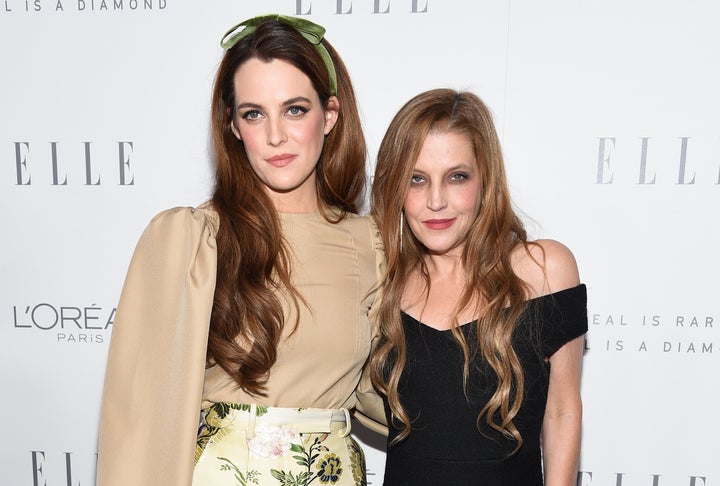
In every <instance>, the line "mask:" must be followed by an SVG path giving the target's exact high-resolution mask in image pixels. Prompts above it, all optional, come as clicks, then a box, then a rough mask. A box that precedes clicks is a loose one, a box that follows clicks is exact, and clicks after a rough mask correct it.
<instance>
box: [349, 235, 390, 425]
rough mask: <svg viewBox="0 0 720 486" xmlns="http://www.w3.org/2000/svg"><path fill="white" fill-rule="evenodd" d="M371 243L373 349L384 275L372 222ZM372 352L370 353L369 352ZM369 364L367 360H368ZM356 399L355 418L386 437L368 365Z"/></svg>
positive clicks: (380, 404)
mask: <svg viewBox="0 0 720 486" xmlns="http://www.w3.org/2000/svg"><path fill="white" fill-rule="evenodd" d="M372 229H373V242H374V245H375V262H376V275H377V282H378V283H377V285H378V289H377V293H376V294H375V300H374V302H373V305H372V307H371V308H370V313H369V318H370V326H371V329H372V348H371V349H375V343H376V341H377V339H378V311H379V309H380V301H381V299H382V288H381V287H380V283H381V282H382V279H383V277H384V274H385V251H384V249H383V243H382V238H381V236H380V232H379V231H378V228H377V225H376V224H375V222H374V221H373V223H372ZM371 352H372V351H371ZM368 362H369V360H368ZM355 395H356V397H357V406H356V409H355V418H357V419H358V421H359V422H360V423H361V424H363V425H364V426H365V427H367V428H369V429H371V430H374V431H375V432H378V433H380V434H383V435H387V433H388V431H387V425H386V420H385V409H384V406H383V401H382V398H381V397H380V396H379V395H378V394H377V392H376V391H375V388H374V387H373V385H372V382H371V380H370V373H369V369H368V364H367V363H366V364H365V367H364V369H363V373H362V376H361V378H360V383H359V384H358V387H357V390H356V392H355Z"/></svg>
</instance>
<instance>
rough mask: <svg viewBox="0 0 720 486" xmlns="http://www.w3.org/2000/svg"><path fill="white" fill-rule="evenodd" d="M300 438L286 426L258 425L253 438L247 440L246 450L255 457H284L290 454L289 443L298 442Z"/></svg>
mask: <svg viewBox="0 0 720 486" xmlns="http://www.w3.org/2000/svg"><path fill="white" fill-rule="evenodd" d="M299 439H300V436H299V435H298V433H297V432H296V431H295V430H294V429H293V428H292V427H290V426H288V425H271V424H258V426H257V427H256V428H255V437H253V438H252V439H248V441H247V443H248V449H249V450H250V454H252V455H254V456H255V457H262V458H264V459H266V458H268V457H279V456H284V455H286V454H287V453H288V452H290V447H291V442H298V441H299Z"/></svg>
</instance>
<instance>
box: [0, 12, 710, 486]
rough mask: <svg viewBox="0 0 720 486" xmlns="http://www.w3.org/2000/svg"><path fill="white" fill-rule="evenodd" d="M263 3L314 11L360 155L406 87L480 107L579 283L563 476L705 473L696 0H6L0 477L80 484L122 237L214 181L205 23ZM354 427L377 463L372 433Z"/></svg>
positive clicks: (524, 200)
mask: <svg viewBox="0 0 720 486" xmlns="http://www.w3.org/2000/svg"><path fill="white" fill-rule="evenodd" d="M269 12H277V13H283V14H289V15H304V16H307V17H308V18H310V19H312V20H314V21H316V22H318V23H321V24H323V25H325V26H326V27H327V31H328V32H327V37H328V39H329V40H330V41H331V42H332V43H333V44H334V45H335V47H336V48H337V49H338V51H339V52H340V53H341V55H342V56H343V58H344V60H345V61H346V63H347V65H348V67H349V70H350V72H351V75H352V77H353V80H354V82H355V86H356V88H357V93H358V97H359V103H360V106H361V111H362V116H363V123H364V127H365V131H366V134H367V138H368V142H369V151H370V153H369V160H368V172H369V173H371V171H372V167H373V165H374V160H375V154H376V151H377V148H378V145H379V142H380V139H381V137H382V134H383V133H384V130H385V129H386V127H387V125H388V123H389V121H390V119H391V117H392V115H393V114H394V113H395V112H396V111H397V109H399V108H400V106H401V105H402V104H403V103H404V102H405V101H406V100H407V99H409V98H410V97H411V96H413V95H415V94H416V93H418V92H420V91H423V90H426V89H430V88H436V87H452V88H457V89H470V90H472V91H474V92H476V93H477V94H479V95H480V96H481V97H482V98H483V99H484V100H486V102H487V103H488V104H489V105H490V106H491V108H492V109H493V111H494V113H495V116H496V123H497V126H498V129H499V132H500V134H501V137H502V141H503V144H504V148H505V153H506V157H507V164H508V172H509V177H510V184H511V187H512V190H513V195H514V200H515V203H516V206H517V208H518V210H519V211H521V213H522V214H523V216H524V218H525V220H526V222H527V224H528V227H529V229H530V232H531V234H532V235H533V236H534V237H549V238H555V239H558V240H560V241H562V242H564V243H565V244H566V245H568V246H569V247H570V248H571V249H572V250H573V251H574V253H575V255H576V257H577V260H578V262H579V266H580V271H581V274H582V279H583V281H584V282H586V283H587V284H588V290H589V309H588V310H589V319H590V331H589V334H588V337H587V345H586V353H585V364H584V370H583V383H582V388H583V397H584V404H585V414H584V424H583V442H582V460H581V467H580V469H581V471H580V474H579V477H578V485H583V486H587V485H594V486H631V485H632V486H720V465H719V463H718V460H717V458H718V446H717V440H718V436H720V420H718V410H720V391H718V387H717V385H718V383H719V381H718V373H719V372H720V368H719V367H718V364H719V363H720V338H719V334H718V333H719V332H720V331H719V330H718V328H720V302H719V294H720V292H718V291H719V290H720V285H719V284H718V274H719V273H720V257H718V249H719V248H720V224H719V223H718V221H719V220H720V216H719V215H718V209H719V208H720V205H719V204H718V203H719V202H720V119H719V117H720V95H719V94H718V86H720V67H719V66H720V65H719V64H718V62H717V57H718V53H717V48H718V46H720V29H718V28H717V25H718V22H720V6H718V4H717V3H716V2H713V1H711V0H698V1H691V2H688V1H683V2H681V1H667V2H653V1H649V0H638V1H633V2H628V1H620V0H603V1H600V0H585V1H578V0H546V1H530V0H518V1H510V0H482V1H460V0H455V1H453V0H282V1H281V0H270V1H263V2H249V1H238V0H235V1H231V0H211V1H209V2H192V1H181V0H0V46H1V47H0V73H2V74H1V75H0V184H1V187H0V204H2V214H3V219H4V222H3V224H2V226H3V228H4V229H3V231H2V237H0V245H2V247H1V248H2V251H1V252H0V275H1V276H2V277H1V278H0V397H2V398H0V416H1V417H2V421H3V429H4V430H5V432H4V439H3V440H2V441H0V483H1V484H3V485H11V486H16V485H17V486H25V485H28V486H29V485H32V486H38V485H40V486H79V485H82V486H86V485H92V484H94V467H95V462H96V450H97V448H96V443H97V423H98V413H99V404H100V395H101V390H102V382H103V373H104V368H105V360H106V355H107V349H108V343H109V340H110V334H111V331H112V325H113V319H114V314H115V306H116V304H117V300H118V296H119V293H120V288H121V285H122V281H123V278H124V275H125V271H126V268H127V264H128V262H129V259H130V256H131V253H132V251H133V249H134V246H135V243H136V241H137V239H138V237H139V235H140V233H141V231H142V229H143V228H144V226H145V225H146V224H147V222H148V221H149V219H150V218H151V217H152V216H153V215H154V214H155V213H157V212H159V211H160V210H162V209H165V208H168V207H172V206H177V205H197V204H199V203H201V202H202V201H204V200H205V199H206V198H207V197H208V195H209V193H210V189H211V186H212V167H211V164H210V162H209V159H210V157H209V150H208V111H209V98H210V91H211V85H212V81H213V76H214V72H215V69H216V67H217V64H218V61H219V59H220V57H221V54H222V52H221V49H220V47H219V40H220V37H221V35H222V34H223V33H224V32H225V30H226V29H227V28H229V27H230V26H231V25H234V24H235V23H236V22H238V21H240V20H242V19H245V18H248V17H251V16H254V15H258V14H262V13H269ZM147 332H148V333H152V332H153V330H152V329H148V330H147ZM355 430H356V434H357V435H358V437H359V438H360V439H361V440H362V441H363V442H364V443H365V444H367V446H368V447H367V450H368V460H369V469H370V470H369V473H370V476H369V480H370V484H372V485H379V484H381V482H382V481H381V478H382V468H383V462H384V452H383V446H382V444H383V441H382V440H381V439H379V438H378V437H376V436H373V435H372V434H370V433H368V432H367V431H363V430H360V429H359V428H356V429H355Z"/></svg>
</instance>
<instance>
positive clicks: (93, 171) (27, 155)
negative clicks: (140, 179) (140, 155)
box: [13, 142, 135, 186]
mask: <svg viewBox="0 0 720 486" xmlns="http://www.w3.org/2000/svg"><path fill="white" fill-rule="evenodd" d="M13 145H14V147H15V175H16V185H18V186H29V185H32V184H33V171H35V170H37V166H38V165H40V166H41V167H46V168H47V167H48V166H49V175H50V181H51V182H50V185H52V186H67V185H68V175H67V172H65V170H64V169H63V167H66V165H63V164H62V163H61V160H60V159H61V157H60V155H59V154H60V153H61V151H60V150H59V145H60V144H59V143H58V142H50V144H49V145H50V147H49V153H48V152H45V154H44V156H42V155H41V156H38V154H37V149H36V148H35V145H33V146H32V147H31V146H30V142H13ZM82 148H83V153H84V161H83V162H84V172H85V174H84V175H85V184H84V185H86V186H99V185H100V184H101V183H102V181H103V179H102V175H101V174H100V171H99V169H98V168H97V167H96V166H95V164H94V161H93V150H92V149H93V147H92V142H82ZM132 153H133V142H117V159H116V160H117V184H118V185H120V186H132V185H134V184H135V177H134V175H133V174H132V172H131V170H130V157H131V155H132ZM48 159H49V162H50V163H49V164H48V163H47V162H48ZM39 160H40V161H42V162H39ZM43 162H44V163H43ZM75 163H76V164H77V161H76V162H75ZM70 164H72V162H70ZM46 170H47V169H46Z"/></svg>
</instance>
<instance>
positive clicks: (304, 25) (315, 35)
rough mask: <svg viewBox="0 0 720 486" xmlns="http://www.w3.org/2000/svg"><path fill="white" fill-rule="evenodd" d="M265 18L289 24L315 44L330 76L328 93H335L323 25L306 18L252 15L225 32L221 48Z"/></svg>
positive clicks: (252, 29) (252, 30)
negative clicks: (324, 41) (324, 40)
mask: <svg viewBox="0 0 720 486" xmlns="http://www.w3.org/2000/svg"><path fill="white" fill-rule="evenodd" d="M266 20H277V21H280V22H283V23H285V24H288V25H289V26H291V27H293V28H294V29H295V30H297V31H298V32H300V34H301V35H302V36H303V37H304V38H305V39H306V40H307V41H308V42H310V43H311V44H313V45H314V46H315V49H317V51H318V53H319V54H320V57H321V58H322V60H323V63H324V64H325V68H326V69H327V71H328V77H329V78H330V94H331V95H335V94H337V75H336V74H335V65H334V64H333V62H332V59H331V58H330V53H329V52H328V50H327V49H326V48H325V46H324V45H323V43H322V40H323V36H324V35H325V27H323V26H321V25H318V24H316V23H313V22H310V21H309V20H307V19H301V18H298V17H290V16H287V15H280V14H271V15H261V16H258V17H253V18H251V19H248V20H245V21H243V22H240V23H239V24H237V25H236V26H234V27H232V28H231V29H230V30H228V31H227V32H225V35H224V36H223V37H222V39H221V40H220V46H221V47H222V48H223V49H230V48H231V47H232V46H234V45H235V44H237V43H238V42H239V41H240V39H242V38H244V37H247V36H248V35H250V34H252V33H253V32H254V31H255V29H256V28H257V26H258V25H260V24H261V23H262V22H264V21H266Z"/></svg>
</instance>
